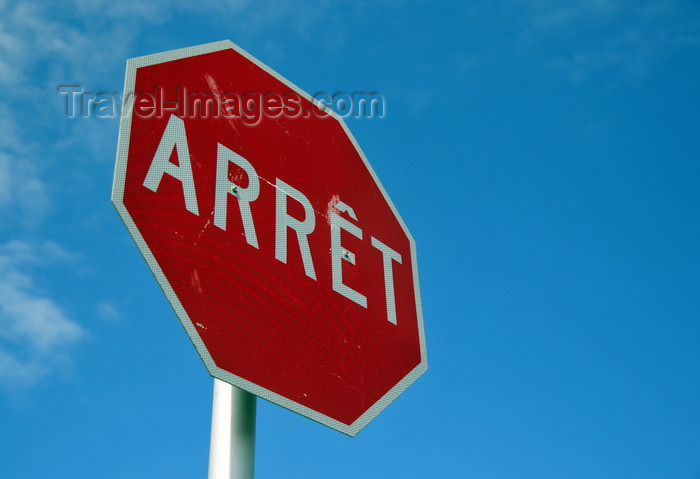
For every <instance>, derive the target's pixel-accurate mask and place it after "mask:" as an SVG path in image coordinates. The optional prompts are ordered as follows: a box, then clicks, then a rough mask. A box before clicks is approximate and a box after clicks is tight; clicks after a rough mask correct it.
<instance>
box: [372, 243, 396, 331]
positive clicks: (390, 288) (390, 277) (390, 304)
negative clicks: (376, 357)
mask: <svg viewBox="0 0 700 479" xmlns="http://www.w3.org/2000/svg"><path fill="white" fill-rule="evenodd" d="M372 246H374V247H375V248H377V249H378V250H379V251H381V252H382V257H383V259H384V291H385V293H386V319H388V320H389V322H390V323H393V324H396V299H395V298H394V272H393V271H392V266H393V265H392V263H391V260H394V261H396V262H397V263H399V264H401V255H400V254H399V253H397V252H396V251H394V250H393V249H391V248H389V247H388V246H387V245H385V244H384V243H382V242H381V241H379V240H378V239H377V238H375V237H372Z"/></svg>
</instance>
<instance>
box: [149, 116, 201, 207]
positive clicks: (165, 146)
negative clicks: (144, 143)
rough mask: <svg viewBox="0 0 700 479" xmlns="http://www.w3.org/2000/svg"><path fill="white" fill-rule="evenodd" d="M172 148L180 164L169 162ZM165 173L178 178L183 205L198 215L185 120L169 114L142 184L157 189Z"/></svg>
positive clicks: (150, 188) (152, 189)
mask: <svg viewBox="0 0 700 479" xmlns="http://www.w3.org/2000/svg"><path fill="white" fill-rule="evenodd" d="M173 148H177V159H178V162H179V163H180V166H177V165H175V164H174V163H171V162H170V155H171V154H172V152H173ZM165 173H167V174H169V175H170V176H172V177H173V178H175V179H177V180H180V183H181V184H182V192H183V194H184V196H185V207H186V208H187V210H188V211H189V212H191V213H194V214H195V215H199V208H198V207H197V195H196V193H195V190H194V178H193V177H192V164H191V162H190V149H189V147H188V146H187V135H186V134H185V122H184V121H182V119H180V118H178V117H177V116H175V115H170V119H169V120H168V125H167V126H166V127H165V131H164V132H163V136H162V137H161V139H160V143H159V144H158V149H157V150H156V154H155V155H154V156H153V161H152V162H151V167H150V168H149V169H148V174H147V175H146V179H145V180H143V186H145V187H146V188H148V189H149V190H151V191H153V192H155V191H157V190H158V186H159V185H160V181H161V180H162V179H163V175H164V174H165Z"/></svg>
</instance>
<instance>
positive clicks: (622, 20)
mask: <svg viewBox="0 0 700 479" xmlns="http://www.w3.org/2000/svg"><path fill="white" fill-rule="evenodd" d="M519 23H520V35H519V39H518V41H519V43H520V48H524V49H526V50H528V51H530V52H535V53H537V52H541V53H542V55H543V58H546V60H543V61H544V62H545V64H546V66H548V67H551V68H553V69H557V70H560V71H563V72H565V73H567V74H568V75H569V76H570V77H571V78H572V79H574V80H585V79H587V78H590V77H591V76H593V75H596V74H599V73H602V72H605V73H611V72H612V73H614V72H615V71H617V72H621V73H624V74H627V75H632V76H639V75H644V74H645V73H646V72H647V71H648V69H649V68H652V67H653V65H654V64H655V63H656V62H658V61H660V60H661V59H663V58H664V56H665V55H668V54H669V53H670V52H672V51H673V50H674V49H676V48H681V47H685V46H688V45H700V5H698V4H697V2H689V1H686V0H656V1H653V2H652V1H641V2H639V1H628V0H535V1H529V2H524V3H522V4H521V16H520V17H519Z"/></svg>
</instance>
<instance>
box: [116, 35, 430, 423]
mask: <svg viewBox="0 0 700 479" xmlns="http://www.w3.org/2000/svg"><path fill="white" fill-rule="evenodd" d="M124 98H125V107H124V109H123V113H122V119H121V125H120V131H119V145H118V149H117V162H116V170H115V176H114V188H113V192H112V202H113V203H114V205H115V206H116V208H117V211H118V212H119V214H120V216H121V218H122V220H123V221H124V223H125V224H126V227H127V229H128V230H129V232H130V234H131V236H132V237H133V239H134V240H135V242H136V244H137V245H138V247H139V249H140V250H141V253H142V254H143V256H144V258H145V259H146V262H147V263H148V266H149V267H150V268H151V270H152V272H153V274H154V275H155V277H156V279H157V280H158V283H159V284H160V286H161V288H162V289H163V291H164V292H165V295H166V296H167V298H168V300H169V301H170V303H171V305H172V307H173V308H174V310H175V312H176V314H177V316H178V318H179V320H180V322H181V323H182V325H183V326H184V328H185V331H186V332H187V334H188V335H189V337H190V339H191V341H192V343H193V344H194V346H195V348H196V349H197V352H198V353H199V355H200V356H201V358H202V360H203V361H204V364H205V365H206V367H207V369H208V370H209V373H210V374H211V375H212V376H214V377H216V378H219V379H221V380H222V381H226V382H228V383H230V384H232V385H234V386H237V387H239V388H242V389H244V390H247V391H249V392H251V393H253V394H255V395H257V396H260V397H262V398H264V399H267V400H269V401H271V402H273V403H276V404H279V405H281V406H283V407H285V408H288V409H291V410H292V411H295V412H297V413H300V414H302V415H304V416H307V417H309V418H311V419H314V420H316V421H318V422H320V423H322V424H325V425H327V426H330V427H332V428H334V429H337V430H339V431H341V432H343V433H345V434H348V435H351V436H353V435H355V434H356V433H357V432H358V431H359V430H360V429H362V428H363V427H364V426H365V425H366V424H367V423H368V422H369V421H370V420H372V419H373V418H374V417H375V416H376V415H377V414H378V413H379V412H380V411H382V410H383V409H384V408H385V407H386V406H387V405H388V404H389V403H390V402H391V401H392V400H394V399H395V398H396V397H397V396H398V395H399V394H400V393H401V392H403V391H404V390H405V389H406V388H407V387H408V386H409V385H410V384H411V383H413V382H414V381H415V380H416V379H417V378H418V377H419V376H420V375H421V374H422V373H423V372H425V370H426V369H427V358H426V349H425V338H424V333H423V319H422V314H421V303H420V295H419V289H418V273H417V268H416V251H415V244H414V241H413V238H412V237H411V235H410V233H409V231H408V229H407V228H406V225H405V224H404V222H403V221H402V220H401V217H400V216H399V214H398V212H397V211H396V208H395V207H394V205H393V204H392V202H391V200H390V199H389V196H388V195H387V193H386V191H385V190H384V188H383V187H382V185H381V183H380V182H379V180H378V179H377V176H376V174H375V173H374V171H373V170H372V167H371V166H370V164H369V162H368V161H367V158H365V155H364V154H363V153H362V151H361V150H360V147H359V146H358V144H357V142H356V141H355V139H354V138H353V136H352V134H351V133H350V131H349V130H348V128H347V126H346V125H345V123H344V122H343V120H342V118H340V117H339V116H338V115H336V114H335V113H333V112H332V111H330V109H329V108H327V107H326V106H325V105H324V104H323V103H320V102H318V101H316V100H315V99H314V98H312V97H311V96H310V95H308V94H307V93H305V92H304V91H302V90H301V89H299V88H298V87H296V86H295V85H293V84H292V83H290V82H289V81H288V80H286V79H285V78H283V77H282V76H280V75H279V74H278V73H276V72H274V71H273V70H271V69H270V68H269V67H267V66H265V65H263V64H262V63H261V62H259V61H258V60H256V59H255V58H253V57H252V56H250V55H249V54H248V53H246V52H245V51H243V50H242V49H240V48H239V47H238V46H236V45H235V44H233V43H232V42H230V41H222V42H216V43H212V44H207V45H201V46H197V47H192V48H185V49H181V50H174V51H169V52H165V53H159V54H155V55H148V56H144V57H138V58H132V59H130V60H128V62H127V69H126V80H125V86H124ZM154 340H157V339H156V338H154Z"/></svg>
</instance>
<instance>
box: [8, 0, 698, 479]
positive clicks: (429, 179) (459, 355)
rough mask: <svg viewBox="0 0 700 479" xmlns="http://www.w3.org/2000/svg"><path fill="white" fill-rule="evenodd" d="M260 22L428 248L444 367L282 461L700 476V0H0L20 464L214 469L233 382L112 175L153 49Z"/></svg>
mask: <svg viewBox="0 0 700 479" xmlns="http://www.w3.org/2000/svg"><path fill="white" fill-rule="evenodd" d="M223 39H230V40H232V41H233V42H235V43H236V44H238V45H239V46H241V47H242V48H243V49H245V50H246V51H248V52H249V53H251V54H252V55H254V56H255V57H257V58H259V59H260V60H261V61H263V62H264V63H266V64H267V65H269V66H270V67H271V68H273V69H274V70H276V71H277V72H279V73H280V74H282V75H283V76H285V77H286V78H288V79H289V80H290V81H292V82H294V83H295V84H296V85H298V86H299V87H301V88H302V89H304V90H305V91H306V92H309V93H310V94H315V93H317V92H330V93H334V92H356V91H376V92H380V93H381V94H382V95H383V97H384V99H385V101H386V115H385V117H384V118H381V119H378V118H373V119H368V118H364V119H362V118H361V119H352V118H351V119H348V120H347V124H348V127H349V128H350V130H351V131H352V132H353V134H354V135H355V137H356V139H357V141H358V143H359V144H360V145H361V147H362V149H363V151H364V153H365V155H366V156H367V158H368V159H369V161H370V162H371V163H372V165H373V167H374V169H375V171H376V172H377V174H378V176H379V178H380V179H381V181H382V183H383V185H384V187H385V188H386V190H387V192H388V193H389V195H390V196H391V198H392V200H393V201H394V203H395V205H396V207H397V208H398V210H399V211H400V213H401V215H402V217H403V219H404V221H405V222H406V224H407V225H408V227H409V228H410V230H411V232H412V234H413V236H414V238H415V240H416V243H417V250H418V264H419V272H420V281H421V292H422V301H423V316H424V322H425V330H426V338H427V349H428V358H429V369H428V372H427V373H426V374H425V375H424V376H423V377H421V378H419V379H418V381H417V382H416V383H415V384H413V385H412V386H411V387H410V388H409V389H408V390H407V391H406V392H405V393H404V394H403V395H402V396H400V397H399V398H398V399H397V400H396V401H394V403H392V404H391V405H390V406H389V407H388V408H387V409H386V410H385V411H383V412H382V413H381V414H380V415H379V416H378V417H377V418H376V419H374V421H372V423H370V424H369V425H368V426H367V427H366V428H365V429H364V430H363V431H361V432H360V433H359V434H358V435H357V436H356V437H355V438H349V437H346V436H344V435H342V434H340V433H338V432H336V431H333V430H331V429H329V428H326V427H324V426H321V425H319V424H317V423H315V422H313V421H310V420H308V419H305V418H303V417H301V416H298V415H296V414H294V413H291V412H289V411H287V410H284V409H282V408H280V407H278V406H275V405H272V404H269V403H266V402H265V401H259V404H258V418H257V420H258V427H257V448H256V473H257V477H261V478H264V477H275V478H277V477H289V478H295V477H299V478H302V477H303V478H315V477H318V478H326V477H334V478H351V477H352V478H355V477H368V478H374V477H382V478H384V477H401V478H413V477H415V478H424V477H465V478H476V479H495V478H517V479H520V478H582V479H590V478H614V479H619V478H627V477H629V478H635V479H639V478H642V479H646V478H664V479H676V478H677V479H698V478H700V407H699V405H700V321H699V319H700V246H699V244H700V221H699V220H700V215H699V211H698V210H699V207H700V194H698V185H699V182H700V168H699V166H698V160H699V159H700V135H698V134H697V130H698V126H700V121H699V120H698V111H700V90H699V89H698V79H699V78H700V5H699V4H698V2H696V1H691V0H657V1H614V0H588V1H575V0H559V1H556V0H537V1H533V0H530V1H511V2H485V1H476V2H465V3H464V4H463V3H462V2H442V3H439V4H435V3H433V2H424V1H416V2H405V1H381V0H380V1H375V2H357V1H355V2H344V1H339V2H330V1H325V2H316V3H313V4H312V3H302V2H279V1H273V0H263V1H258V2H249V1H242V2H223V1H219V2H210V1H206V0H201V1H199V2H186V1H172V2H167V3H166V2H162V3H158V4H152V3H141V2H138V1H136V0H124V1H121V2H108V1H101V0H97V1H91V2H88V1H85V0H73V1H68V2H61V3H56V2H41V1H33V0H25V1H22V2H15V1H0V86H1V87H2V92H3V93H2V94H1V95H0V408H1V409H0V411H1V412H0V476H1V477H8V478H13V479H15V478H16V479H25V478H26V479H33V478H39V477H42V478H44V477H50V478H71V479H73V478H100V479H108V478H115V479H116V478H119V479H122V478H131V477H134V478H150V477H167V478H194V477H204V476H205V474H206V469H207V461H208V448H209V428H210V414H211V395H212V379H211V377H210V376H209V375H208V374H207V372H206V369H205V367H204V365H203V364H202V362H201V360H200V359H199V357H198V356H197V354H196V352H195V350H194V348H193V347H192V345H191V343H190V342H189V340H188V339H187V337H186V334H185V333H184V332H183V330H182V327H181V326H180V325H179V322H178V320H177V318H176V317H175V315H174V313H173V311H172V309H171V307H170V305H169V304H168V303H167V301H166V299H165V297H164V296H163V294H162V292H161V291H160V289H159V287H158V285H157V284H156V282H155V280H154V278H153V276H152V274H151V273H150V272H149V270H148V268H147V266H146V264H145V262H144V261H143V259H142V257H141V256H140V253H139V252H138V250H137V248H136V246H135V245H134V244H133V241H132V240H131V238H130V237H129V235H128V233H127V231H126V229H125V228H124V226H123V224H122V223H121V220H120V219H119V217H118V215H117V214H116V212H115V211H114V208H113V207H112V205H111V203H110V201H109V198H110V193H111V186H112V175H113V168H114V159H115V154H116V146H117V135H118V130H119V122H118V119H116V118H96V117H95V116H94V115H92V116H91V117H89V118H83V117H76V118H67V117H66V114H65V98H64V97H63V96H61V95H60V94H59V93H58V91H57V86H58V85H61V84H76V85H81V86H82V87H83V88H84V89H85V90H86V91H94V92H97V91H104V92H118V93H121V89H122V87H123V82H124V70H125V62H126V59H127V58H130V57H135V56H140V55H146V54H150V53H157V52H161V51H165V50H171V49H175V48H181V47H187V46H192V45H197V44H202V43H208V42H212V41H218V40H223Z"/></svg>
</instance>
